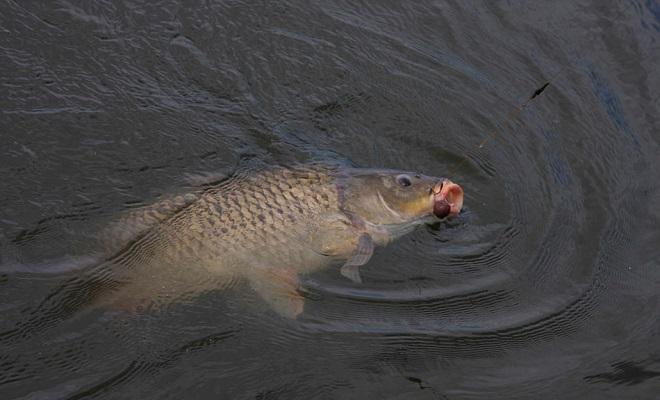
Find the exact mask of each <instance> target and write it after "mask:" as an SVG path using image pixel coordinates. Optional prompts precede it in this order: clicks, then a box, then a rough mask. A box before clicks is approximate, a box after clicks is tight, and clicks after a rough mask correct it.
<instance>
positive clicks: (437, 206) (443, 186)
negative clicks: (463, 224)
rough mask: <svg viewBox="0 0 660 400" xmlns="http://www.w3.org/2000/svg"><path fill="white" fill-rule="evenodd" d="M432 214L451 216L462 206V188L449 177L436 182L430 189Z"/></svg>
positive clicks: (444, 216)
mask: <svg viewBox="0 0 660 400" xmlns="http://www.w3.org/2000/svg"><path fill="white" fill-rule="evenodd" d="M432 192H433V193H432V194H433V215H435V216H436V217H438V218H440V219H443V218H447V217H449V218H451V217H455V216H457V215H458V213H459V212H461V208H462V207H463V188H461V187H460V186H459V185H457V184H455V183H454V182H452V181H450V180H449V179H445V180H443V181H441V182H438V183H436V185H435V186H434V187H433V189H432Z"/></svg>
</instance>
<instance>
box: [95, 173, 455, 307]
mask: <svg viewBox="0 0 660 400" xmlns="http://www.w3.org/2000/svg"><path fill="white" fill-rule="evenodd" d="M462 205H463V190H462V189H461V187H460V186H459V185H457V184H455V183H453V182H451V181H450V180H448V179H443V178H434V177H430V176H424V175H420V174H417V173H414V172H403V171H394V170H379V169H360V168H348V167H342V166H337V165H323V164H318V165H317V164H313V165H298V166H293V167H277V168H272V169H268V170H262V171H258V172H254V173H251V174H247V175H244V176H237V177H234V178H232V179H229V180H227V181H225V182H221V183H218V184H214V185H209V186H207V187H206V188H204V189H203V190H199V191H197V192H194V193H188V194H186V195H182V196H175V197H173V198H170V199H165V200H161V201H160V202H156V203H154V204H152V205H150V206H147V207H144V208H141V209H137V210H134V211H131V212H128V213H127V214H126V215H125V216H124V217H123V218H121V220H120V221H118V222H116V223H115V224H113V225H112V227H111V228H109V229H108V231H107V232H106V237H108V238H109V242H108V243H109V246H110V247H111V248H118V246H123V247H120V250H118V251H117V252H116V253H115V255H114V256H113V263H119V264H122V265H124V266H129V267H130V268H124V276H123V278H120V279H119V281H123V284H122V285H120V286H118V287H117V289H116V293H115V295H114V297H115V302H116V304H117V305H119V306H120V307H122V308H125V307H132V306H134V305H135V304H136V303H139V302H143V301H145V300H146V301H149V302H161V303H164V302H173V301H176V299H177V298H179V297H180V296H182V295H183V294H188V295H195V294H199V293H201V292H203V291H206V290H212V289H214V288H218V287H222V286H228V285H230V283H229V282H236V281H239V280H243V281H247V282H248V283H249V286H250V287H251V288H252V289H253V290H254V292H256V293H257V294H258V295H259V296H260V297H261V298H262V299H263V300H264V301H265V302H266V303H268V304H269V305H270V306H271V307H272V309H273V310H274V311H275V312H277V313H278V314H280V315H282V316H286V317H289V318H295V317H296V316H298V315H299V314H300V313H301V312H302V311H303V307H304V297H303V296H302V295H301V293H300V291H299V286H300V284H299V275H300V274H308V273H311V272H314V271H317V270H319V269H321V268H327V267H330V266H333V265H336V266H338V267H340V268H339V271H340V273H341V274H342V275H343V276H344V277H346V278H348V279H350V280H351V281H353V282H362V278H361V276H360V272H359V267H360V266H361V265H364V264H365V263H367V262H368V261H369V259H370V258H371V256H372V254H373V252H374V248H375V247H376V246H385V245H387V244H389V243H391V242H392V241H394V240H395V239H397V238H398V237H400V236H402V235H405V234H406V233H408V232H410V231H412V230H413V229H415V227H417V226H419V225H421V224H427V223H434V222H438V221H440V220H441V219H444V218H449V217H454V216H456V215H457V214H458V213H459V212H460V210H461V207H462ZM121 243H124V244H123V245H122V244H121ZM120 277H121V275H120Z"/></svg>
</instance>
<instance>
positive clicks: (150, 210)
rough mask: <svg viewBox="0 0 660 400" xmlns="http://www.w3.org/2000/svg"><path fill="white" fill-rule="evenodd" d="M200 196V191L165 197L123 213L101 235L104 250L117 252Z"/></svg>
mask: <svg viewBox="0 0 660 400" xmlns="http://www.w3.org/2000/svg"><path fill="white" fill-rule="evenodd" d="M202 194H203V192H202V191H197V192H192V193H186V194H182V195H176V196H171V197H166V198H164V199H161V200H159V201H157V202H155V203H153V204H150V205H147V206H143V207H139V208H136V209H132V210H128V211H126V212H124V213H123V214H122V215H121V216H120V217H119V219H117V220H116V221H114V222H112V223H110V225H108V227H106V228H105V229H104V230H103V232H102V233H101V239H102V241H103V244H104V246H105V248H106V249H107V250H109V251H111V252H113V251H117V250H118V249H120V248H121V247H123V246H124V245H125V244H126V243H128V242H130V241H131V240H134V239H135V238H137V237H139V236H141V235H144V234H145V233H146V232H147V231H148V230H149V229H151V228H153V227H154V226H156V225H157V224H159V223H161V222H163V221H165V220H167V219H168V218H171V217H172V216H174V215H176V214H177V213H179V212H180V211H181V210H183V209H185V208H186V207H188V206H190V205H191V204H193V203H194V202H195V201H197V200H198V199H199V198H200V197H201V196H202Z"/></svg>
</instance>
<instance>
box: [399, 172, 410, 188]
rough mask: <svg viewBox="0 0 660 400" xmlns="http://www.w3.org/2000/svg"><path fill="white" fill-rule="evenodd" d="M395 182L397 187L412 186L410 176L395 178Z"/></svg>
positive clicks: (404, 175) (402, 175) (403, 175)
mask: <svg viewBox="0 0 660 400" xmlns="http://www.w3.org/2000/svg"><path fill="white" fill-rule="evenodd" d="M396 181H397V183H398V184H399V185H401V186H403V187H408V186H410V185H412V179H410V176H408V175H406V174H401V175H398V176H397V177H396Z"/></svg>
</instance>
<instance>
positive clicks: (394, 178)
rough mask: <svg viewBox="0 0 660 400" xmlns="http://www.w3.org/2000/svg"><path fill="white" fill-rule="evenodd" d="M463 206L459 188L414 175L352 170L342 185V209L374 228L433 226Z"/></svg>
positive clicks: (453, 184) (437, 179)
mask: <svg viewBox="0 0 660 400" xmlns="http://www.w3.org/2000/svg"><path fill="white" fill-rule="evenodd" d="M462 206H463V189H462V188H461V187H460V186H459V185H457V184H455V183H453V182H452V181H451V180H449V179H445V178H436V177H430V176H425V175H421V174H417V173H414V172H403V171H392V170H352V171H351V173H349V174H347V177H346V178H345V183H344V185H343V208H344V210H345V211H347V212H349V213H352V214H354V215H357V216H359V217H360V218H361V219H362V220H364V221H366V222H368V223H370V224H373V225H379V226H390V227H396V226H404V227H406V226H410V225H415V224H419V223H433V222H437V221H439V220H441V219H444V218H451V217H454V216H456V215H458V213H459V212H460V211H461V208H462Z"/></svg>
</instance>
